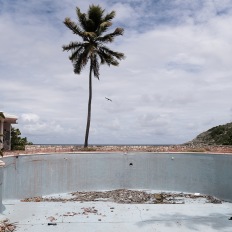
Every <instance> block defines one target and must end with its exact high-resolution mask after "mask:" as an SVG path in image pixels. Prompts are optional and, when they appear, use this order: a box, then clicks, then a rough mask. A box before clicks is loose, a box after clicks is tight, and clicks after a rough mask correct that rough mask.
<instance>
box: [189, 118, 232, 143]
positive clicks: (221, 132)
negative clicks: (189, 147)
mask: <svg viewBox="0 0 232 232" xmlns="http://www.w3.org/2000/svg"><path fill="white" fill-rule="evenodd" d="M187 144H196V145H197V144H205V145H232V122H231V123H227V124H225V125H219V126H215V127H213V128H211V129H209V130H207V131H205V132H203V133H201V134H199V135H198V136H197V137H196V138H195V139H193V140H192V141H190V142H188V143H187Z"/></svg>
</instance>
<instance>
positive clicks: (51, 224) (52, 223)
mask: <svg viewBox="0 0 232 232" xmlns="http://www.w3.org/2000/svg"><path fill="white" fill-rule="evenodd" d="M56 225H57V223H55V222H49V223H48V226H56Z"/></svg>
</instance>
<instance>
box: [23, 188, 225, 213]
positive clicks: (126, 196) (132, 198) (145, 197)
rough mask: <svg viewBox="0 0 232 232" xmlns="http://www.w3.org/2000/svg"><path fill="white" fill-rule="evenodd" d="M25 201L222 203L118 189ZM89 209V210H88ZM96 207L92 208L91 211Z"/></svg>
mask: <svg viewBox="0 0 232 232" xmlns="http://www.w3.org/2000/svg"><path fill="white" fill-rule="evenodd" d="M21 201H23V202H75V201H78V202H90V201H108V202H116V203H121V204H185V203H191V202H196V201H201V202H204V203H213V204H220V203H222V201H221V200H219V199H217V198H215V197H213V196H208V195H203V194H191V193H183V192H181V193H176V192H175V193H172V192H159V193H151V192H148V191H139V190H128V189H117V190H111V191H101V192H100V191H99V192H98V191H91V192H73V193H71V197H68V198H64V197H63V198H62V197H61V196H59V197H32V198H25V199H23V200H21ZM87 211H88V210H87ZM92 211H94V209H91V213H92Z"/></svg>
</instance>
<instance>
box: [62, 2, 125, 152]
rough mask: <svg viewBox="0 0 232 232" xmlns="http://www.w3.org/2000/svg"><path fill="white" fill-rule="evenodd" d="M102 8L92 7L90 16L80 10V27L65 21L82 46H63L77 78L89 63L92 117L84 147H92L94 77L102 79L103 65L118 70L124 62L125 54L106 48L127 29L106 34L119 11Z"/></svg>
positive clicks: (77, 24) (68, 19)
mask: <svg viewBox="0 0 232 232" xmlns="http://www.w3.org/2000/svg"><path fill="white" fill-rule="evenodd" d="M104 13H105V10H103V9H102V8H101V7H100V6H99V5H90V6H89V10H88V12H87V14H86V13H81V11H80V9H79V8H78V7H77V8H76V14H77V19H78V23H75V22H73V21H71V19H70V18H65V20H64V24H65V25H66V26H67V27H68V28H69V29H70V30H71V31H72V32H73V33H74V34H75V35H77V36H79V37H80V38H81V40H82V41H81V42H78V41H77V42H70V43H69V44H68V45H64V46H63V51H71V55H70V56H69V59H70V60H71V62H72V64H73V68H74V73H75V74H80V73H81V71H82V70H83V68H84V67H85V66H86V65H87V63H88V62H89V64H90V70H89V102H88V115H87V125H86V134H85V143H84V147H87V146H88V137H89V128H90V119H91V102H92V74H93V75H94V77H96V78H97V79H99V75H100V74H99V68H100V65H101V64H107V65H109V66H110V65H113V66H118V65H119V62H118V60H121V59H123V58H124V54H123V53H120V52H115V51H113V50H111V49H109V48H108V47H107V46H106V45H105V44H107V43H111V42H113V40H114V38H115V37H116V36H119V35H123V31H124V30H123V28H116V29H115V30H114V31H113V32H112V33H108V34H106V33H105V32H106V31H107V30H108V29H109V27H110V26H111V25H112V19H113V18H114V17H115V11H112V12H111V13H109V14H104Z"/></svg>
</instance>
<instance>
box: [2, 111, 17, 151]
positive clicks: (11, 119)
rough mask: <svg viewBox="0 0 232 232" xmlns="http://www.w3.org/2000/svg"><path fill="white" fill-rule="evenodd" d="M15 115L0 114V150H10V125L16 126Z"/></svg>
mask: <svg viewBox="0 0 232 232" xmlns="http://www.w3.org/2000/svg"><path fill="white" fill-rule="evenodd" d="M17 119H18V118H17V117H16V116H15V115H10V114H6V113H3V112H0V149H2V148H3V149H4V150H10V149H11V124H16V123H17V122H16V121H17Z"/></svg>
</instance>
